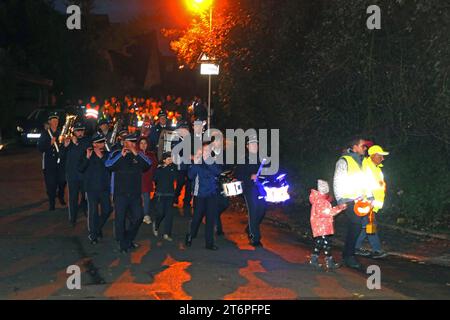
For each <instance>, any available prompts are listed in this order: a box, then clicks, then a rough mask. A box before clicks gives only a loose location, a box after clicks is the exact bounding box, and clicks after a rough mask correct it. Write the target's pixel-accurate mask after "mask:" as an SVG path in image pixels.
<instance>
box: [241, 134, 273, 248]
mask: <svg viewBox="0 0 450 320" xmlns="http://www.w3.org/2000/svg"><path fill="white" fill-rule="evenodd" d="M247 150H248V153H249V155H248V157H247V159H246V162H245V164H241V165H238V166H237V168H236V177H237V179H238V180H240V181H242V183H243V194H244V199H245V202H246V204H247V209H248V226H247V228H246V231H247V233H248V236H249V238H250V244H251V245H252V246H254V247H260V246H262V243H261V231H260V225H261V223H262V221H263V219H264V216H265V214H266V202H265V200H264V199H262V198H261V197H260V194H259V191H258V187H257V185H256V182H257V179H258V177H257V173H258V169H259V167H260V165H261V161H260V159H257V163H256V164H250V163H249V161H248V160H249V158H250V155H252V156H255V157H258V138H257V136H256V135H254V136H251V137H250V138H249V140H248V142H247Z"/></svg>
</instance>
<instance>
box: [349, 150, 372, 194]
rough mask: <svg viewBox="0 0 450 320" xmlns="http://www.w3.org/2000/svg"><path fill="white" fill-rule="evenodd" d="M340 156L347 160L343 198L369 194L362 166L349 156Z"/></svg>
mask: <svg viewBox="0 0 450 320" xmlns="http://www.w3.org/2000/svg"><path fill="white" fill-rule="evenodd" d="M342 158H343V159H345V160H346V162H347V177H346V179H345V193H344V198H346V199H357V198H364V197H368V196H371V194H367V190H366V189H367V188H366V186H365V184H366V183H365V174H364V170H363V169H362V167H360V166H359V164H358V162H356V160H355V159H353V158H352V157H351V156H342Z"/></svg>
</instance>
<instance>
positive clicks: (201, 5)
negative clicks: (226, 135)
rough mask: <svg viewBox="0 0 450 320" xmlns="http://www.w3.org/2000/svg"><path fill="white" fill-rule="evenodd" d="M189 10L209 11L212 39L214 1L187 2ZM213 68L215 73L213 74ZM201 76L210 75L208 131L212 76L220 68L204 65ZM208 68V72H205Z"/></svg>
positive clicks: (187, 0) (193, 0)
mask: <svg viewBox="0 0 450 320" xmlns="http://www.w3.org/2000/svg"><path fill="white" fill-rule="evenodd" d="M185 1H186V4H187V6H188V8H189V9H190V10H191V11H194V12H204V11H206V10H208V9H209V35H210V37H212V17H213V0H185ZM211 67H212V68H214V72H211V70H210V69H211ZM202 68H203V69H202V70H203V71H201V74H208V121H207V124H208V125H207V127H208V130H209V129H210V128H211V74H218V72H219V69H218V66H215V65H214V64H208V65H204V64H202ZM205 68H207V69H208V70H205Z"/></svg>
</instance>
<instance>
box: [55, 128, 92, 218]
mask: <svg viewBox="0 0 450 320" xmlns="http://www.w3.org/2000/svg"><path fill="white" fill-rule="evenodd" d="M73 130H74V131H73V136H72V137H70V138H66V140H65V141H64V146H63V147H62V148H61V154H62V157H64V158H65V161H66V163H65V167H66V180H67V186H68V188H69V223H70V224H71V225H72V226H75V224H76V222H77V214H78V209H79V208H80V207H81V208H82V209H83V210H84V211H85V212H86V211H87V204H86V199H85V193H84V188H83V174H82V173H81V172H80V171H79V170H78V163H79V161H80V159H81V157H82V156H83V155H84V154H85V152H86V149H87V148H88V147H89V145H90V139H89V138H87V137H85V136H84V134H85V126H84V125H83V123H81V122H76V123H75V125H74V128H73ZM80 195H81V203H80V204H79V202H78V201H79V198H80Z"/></svg>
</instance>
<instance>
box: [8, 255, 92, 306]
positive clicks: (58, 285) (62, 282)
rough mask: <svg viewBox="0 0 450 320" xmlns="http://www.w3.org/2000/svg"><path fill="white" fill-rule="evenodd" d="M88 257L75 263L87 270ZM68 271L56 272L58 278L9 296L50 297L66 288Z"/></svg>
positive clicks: (21, 297) (12, 297) (33, 298)
mask: <svg viewBox="0 0 450 320" xmlns="http://www.w3.org/2000/svg"><path fill="white" fill-rule="evenodd" d="M86 260H87V259H82V260H79V261H77V262H75V263H74V265H77V266H80V269H81V272H84V271H85V268H84V263H86ZM66 281H67V273H66V269H63V270H61V271H59V272H58V273H57V274H56V280H55V281H54V282H51V283H49V284H45V285H42V286H39V287H35V288H31V289H28V290H23V291H19V292H16V293H13V294H10V295H9V296H8V299H17V300H38V299H39V300H44V299H48V298H49V297H50V296H52V295H53V294H55V293H57V292H58V291H59V290H62V289H64V288H66Z"/></svg>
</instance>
